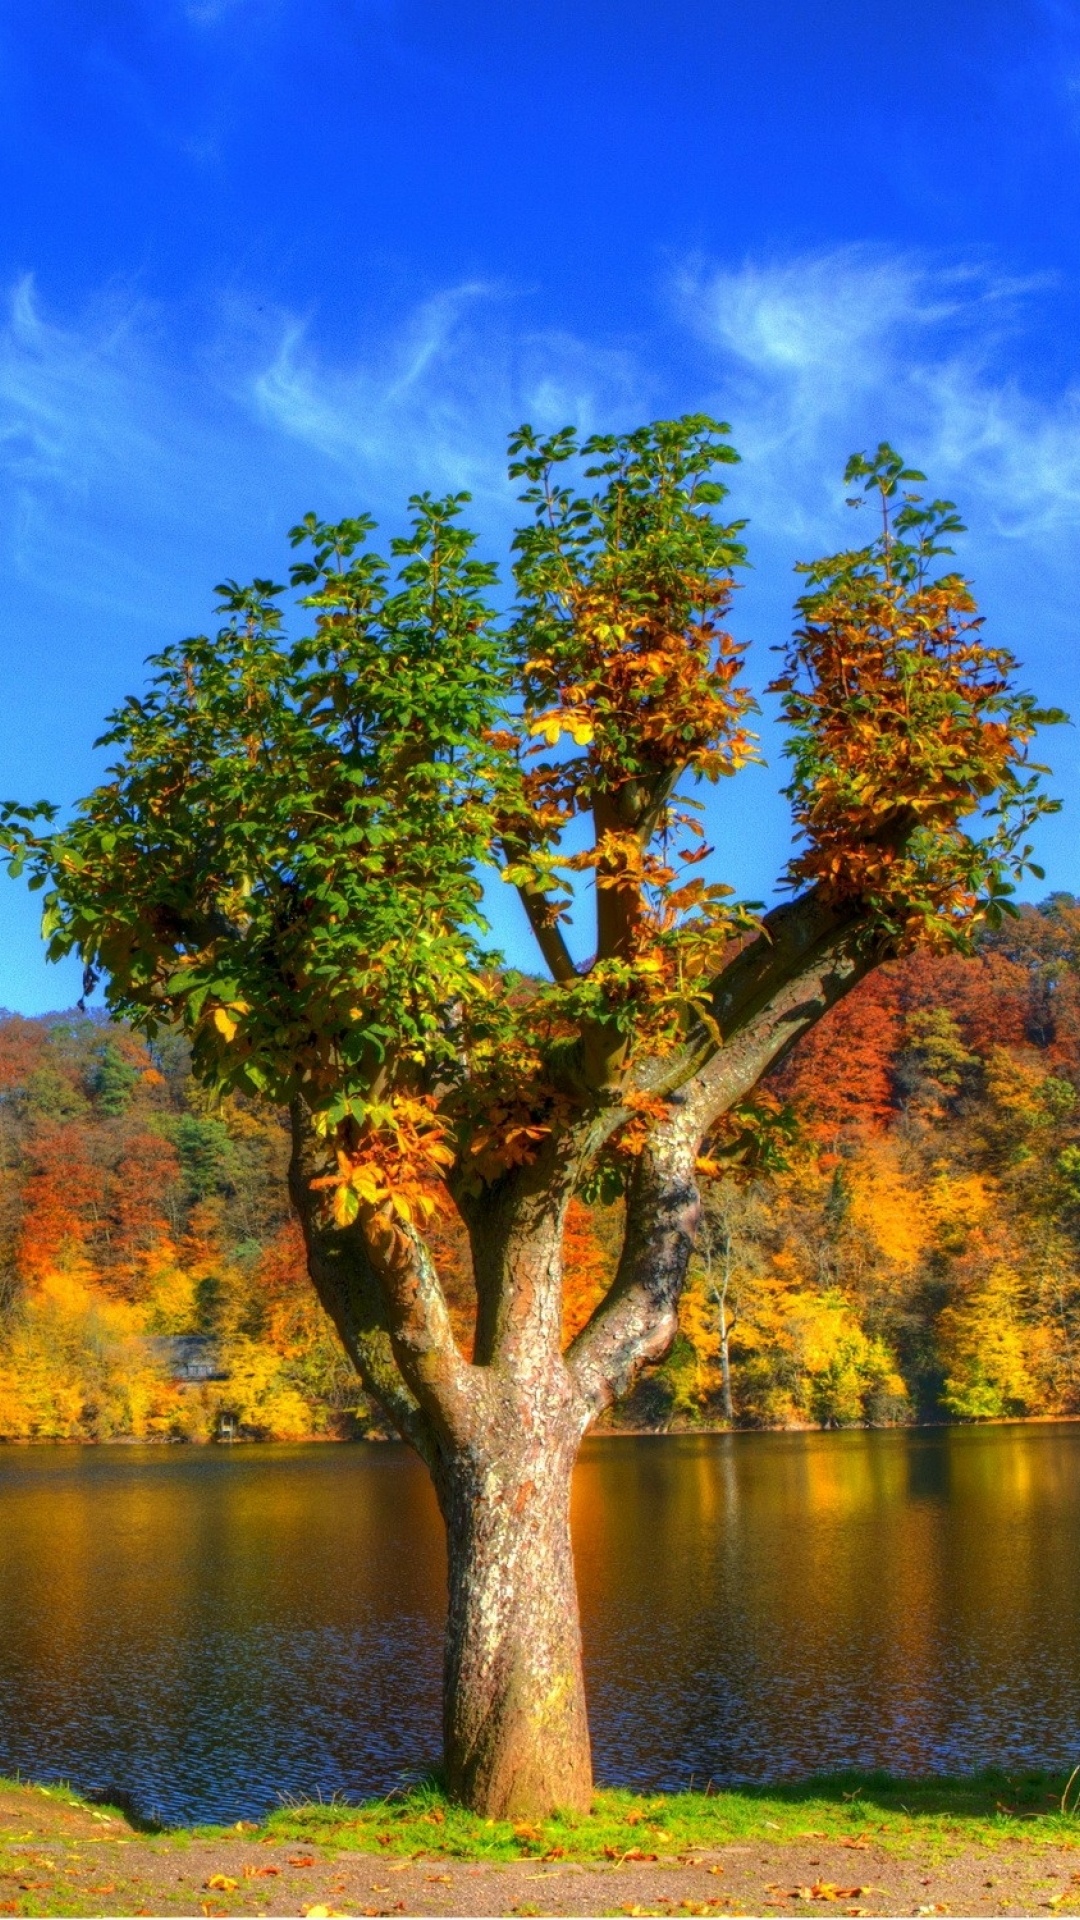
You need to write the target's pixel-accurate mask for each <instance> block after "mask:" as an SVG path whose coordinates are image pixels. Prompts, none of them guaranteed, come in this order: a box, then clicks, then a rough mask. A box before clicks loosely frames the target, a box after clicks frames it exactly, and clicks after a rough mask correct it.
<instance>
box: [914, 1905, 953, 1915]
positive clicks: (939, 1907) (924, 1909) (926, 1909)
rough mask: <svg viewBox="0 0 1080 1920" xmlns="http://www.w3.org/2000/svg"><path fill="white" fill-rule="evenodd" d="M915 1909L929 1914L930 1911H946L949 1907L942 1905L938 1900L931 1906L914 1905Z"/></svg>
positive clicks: (917, 1911)
mask: <svg viewBox="0 0 1080 1920" xmlns="http://www.w3.org/2000/svg"><path fill="white" fill-rule="evenodd" d="M915 1911H916V1913H918V1914H931V1913H948V1911H949V1909H948V1907H944V1906H942V1905H941V1904H940V1902H935V1903H934V1904H933V1905H931V1906H927V1907H916V1909H915Z"/></svg>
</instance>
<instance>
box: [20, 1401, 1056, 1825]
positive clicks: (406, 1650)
mask: <svg viewBox="0 0 1080 1920" xmlns="http://www.w3.org/2000/svg"><path fill="white" fill-rule="evenodd" d="M574 1528H575V1544H576V1551H577V1560H578V1570H579V1583H580V1588H581V1596H582V1609H583V1622H584V1632H585V1641H586V1660H587V1674H588V1684H589V1690H590V1698H591V1710H592V1720H593V1728H594V1742H595V1748H596V1755H597V1762H598V1771H599V1772H600V1775H601V1777H603V1778H607V1779H612V1780H627V1781H635V1782H638V1783H639V1784H643V1785H644V1784H650V1785H656V1784H667V1785H669V1786H671V1785H678V1784H680V1783H685V1782H686V1780H687V1779H688V1778H689V1777H690V1776H691V1774H693V1775H694V1776H696V1777H697V1778H698V1779H699V1780H703V1779H705V1778H707V1777H708V1776H709V1775H710V1774H711V1775H712V1776H713V1777H714V1778H718V1779H719V1778H723V1777H730V1776H740V1775H741V1776H751V1777H759V1778H761V1777H775V1776H777V1775H780V1774H785V1773H787V1774H791V1773H805V1772H808V1771H811V1770H814V1769H820V1768H823V1767H837V1766H844V1765H860V1766H866V1765H873V1764H879V1765H887V1766H890V1767H892V1768H894V1769H897V1770H908V1771H919V1770H926V1769H929V1768H943V1767H948V1768H951V1769H952V1770H964V1769H969V1768H972V1767H975V1766H979V1765H985V1764H988V1763H991V1762H997V1763H1006V1762H1008V1763H1015V1762H1019V1761H1030V1762H1043V1763H1046V1764H1054V1765H1063V1764H1065V1763H1066V1762H1067V1763H1068V1764H1069V1765H1070V1766H1071V1765H1072V1764H1073V1762H1074V1760H1075V1758H1076V1757H1080V1632H1078V1631H1077V1629H1078V1627H1080V1600H1078V1582H1077V1568H1078V1566H1080V1428H1076V1427H1071V1426H1068V1427H1066V1426H1062V1427H1053V1428H1051V1427H1040V1426H1033V1427H1021V1426H1016V1427H1000V1428H993V1429H982V1430H978V1431H974V1430H963V1431H961V1430H951V1431H950V1430H942V1431H937V1432H932V1431H925V1430H924V1431H919V1432H899V1433H880V1434H866V1433H849V1434H775V1435H715V1436H693V1437H677V1438H676V1437H665V1438H660V1439H624V1438H615V1437H610V1438H600V1439H597V1440H593V1441H590V1442H588V1443H587V1445H586V1448H585V1450H584V1453H583V1456H582V1461H581V1464H580V1467H579V1470H578V1473H577V1477H576V1481H575V1491H574ZM444 1604H445V1556H444V1552H443V1547H442V1540H441V1532H440V1526H439V1521H438V1516H437V1513H436V1509H435V1503H434V1499H433V1497H432V1494H431V1490H430V1487H429V1485H428V1483H427V1481H426V1478H425V1476H424V1474H423V1472H422V1470H421V1469H420V1468H419V1466H418V1465H417V1463H415V1462H414V1461H413V1460H412V1459H411V1457H410V1456H409V1455H408V1454H407V1453H406V1452H405V1450H404V1449H403V1448H400V1447H396V1446H388V1447H382V1448H379V1447H372V1446H368V1447H353V1448H333V1447H321V1448H320V1447H295V1448H275V1449H262V1450H256V1449H244V1448H237V1449H235V1450H233V1451H231V1452H230V1451H229V1450H227V1449H224V1448H215V1449H210V1450H195V1449H184V1450H180V1449H175V1450H173V1449H168V1450H166V1449H149V1448H120V1447H116V1448H109V1449H106V1448H101V1449H97V1450H87V1451H80V1450H76V1449H62V1448H48V1449H45V1448H42V1449H28V1450H22V1449H4V1450H2V1451H0V1770H3V1769H5V1768H6V1769H9V1770H10V1769H12V1768H14V1767H21V1768H22V1769H23V1771H25V1772H27V1773H30V1774H37V1775H39V1776H40V1775H47V1774H52V1775H57V1774H60V1775H67V1776H69V1777H71V1778H73V1779H75V1780H76V1781H77V1782H78V1783H80V1784H82V1785H84V1786H87V1787H93V1786H101V1785H107V1784H110V1783H112V1784H121V1785H128V1786H129V1787H130V1786H131V1785H132V1783H135V1785H136V1790H137V1791H138V1793H139V1794H141V1797H142V1800H143V1803H144V1804H146V1805H148V1806H150V1805H156V1806H157V1807H158V1808H160V1809H161V1810H162V1811H164V1812H167V1813H170V1814H171V1815H172V1816H173V1817H176V1818H190V1817H195V1816H198V1817H219V1818H224V1819H236V1818H239V1817H241V1816H242V1815H246V1814H249V1813H251V1812H253V1811H255V1810H257V1809H258V1808H260V1807H264V1806H266V1805H268V1804H272V1803H273V1801H274V1799H275V1797H276V1795H277V1794H278V1793H280V1792H285V1791H287V1792H293V1793H317V1792H320V1791H321V1792H323V1793H324V1794H328V1793H331V1792H334V1791H344V1792H346V1793H371V1792H380V1791H381V1792H385V1791H387V1790H389V1788H390V1787H392V1786H393V1785H394V1784H396V1782H397V1781H398V1780H399V1779H400V1778H401V1777H402V1774H403V1773H405V1774H409V1773H412V1774H415V1773H417V1772H419V1771H422V1770H423V1769H424V1768H426V1767H428V1766H430V1765H431V1764H433V1762H434V1761H435V1760H436V1759H437V1754H438V1737H439V1718H440V1707H439V1669H440V1661H441V1632H442V1619H443V1608H444Z"/></svg>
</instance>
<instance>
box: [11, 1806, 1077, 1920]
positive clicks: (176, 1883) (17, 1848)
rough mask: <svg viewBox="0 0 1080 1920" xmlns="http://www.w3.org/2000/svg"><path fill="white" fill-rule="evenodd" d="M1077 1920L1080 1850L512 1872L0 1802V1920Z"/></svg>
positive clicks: (752, 1849)
mask: <svg viewBox="0 0 1080 1920" xmlns="http://www.w3.org/2000/svg"><path fill="white" fill-rule="evenodd" d="M799 1912H802V1913H815V1912H816V1913H818V1914H825V1913H829V1912H832V1913H835V1914H850V1915H863V1914H911V1915H926V1914H949V1915H953V1916H957V1915H964V1914H971V1915H975V1914H1028V1915H1042V1914H1046V1913H1051V1914H1054V1913H1060V1914H1080V1847H1078V1848H1077V1849H1075V1850H1074V1849H1067V1848H1063V1847H1052V1848H1051V1847H1043V1846H1027V1845H1024V1844H1023V1843H1013V1844H1010V1845H1006V1846H1003V1847H1001V1848H998V1849H996V1850H993V1851H990V1850H987V1851H982V1850H975V1849H966V1850H964V1851H959V1852H956V1853H954V1854H948V1855H943V1851H942V1849H941V1847H940V1845H938V1846H936V1847H935V1848H934V1849H933V1850H931V1849H929V1848H924V1847H919V1846H918V1845H916V1846H914V1847H913V1848H912V1849H911V1850H910V1851H908V1852H906V1853H905V1854H903V1855H899V1854H897V1853H895V1852H891V1851H886V1850H885V1849H883V1848H881V1847H878V1846H876V1845H874V1844H873V1843H872V1842H862V1841H855V1842H847V1843H844V1842H837V1841H835V1840H821V1841H813V1842H806V1841H803V1842H797V1843H795V1842H783V1841H781V1842H772V1843H765V1844H762V1843H761V1842H755V1843H753V1844H748V1845H728V1846H725V1847H723V1848H719V1849H716V1850H714V1851H711V1852H707V1853H706V1852H702V1853H697V1854H694V1855H692V1856H691V1855H683V1856H682V1857H680V1858H679V1859H677V1860H660V1861H641V1860H638V1861H635V1860H632V1859H624V1860H621V1861H604V1862H586V1863H581V1862H575V1861H568V1860H551V1861H541V1860H537V1859H532V1860H521V1861H515V1862H512V1863H509V1864H505V1865H503V1864H499V1865H494V1864H490V1863H485V1864H483V1865H475V1866H474V1865H471V1864H470V1863H468V1862H467V1861H458V1860H447V1859H445V1858H423V1857H420V1858H411V1859H407V1860H405V1859H392V1858H388V1857H387V1856H385V1855H383V1856H380V1855H371V1854H358V1853H352V1852H337V1851H335V1850H332V1849H330V1848H299V1847H297V1846H290V1845H286V1844H280V1843H276V1842H270V1841H267V1840H266V1839H265V1838H262V1837H260V1836H259V1835H258V1834H257V1830H255V1829H250V1830H245V1829H240V1830H239V1831H235V1832H234V1831H230V1832H229V1833H228V1835H226V1836H214V1837H207V1838H205V1839H204V1838H201V1837H199V1836H197V1835H194V1836H187V1835H182V1834H180V1835H176V1834H146V1833H140V1832H137V1831H136V1830H134V1829H133V1828H132V1827H131V1826H129V1825H128V1823H127V1822H126V1821H125V1820H123V1819H120V1818H117V1816H116V1815H115V1814H106V1813H104V1812H99V1811H97V1810H96V1809H92V1808H87V1807H84V1806H72V1805H70V1804H68V1803H67V1802H66V1801H65V1800H64V1799H62V1798H61V1797H59V1796H56V1797H53V1796H52V1795H50V1794H49V1793H47V1792H42V1790H41V1789H40V1788H36V1789H25V1788H20V1789H17V1790H16V1791H15V1793H13V1794H7V1793H4V1792H0V1915H3V1914H20V1915H23V1914H25V1915H34V1914H85V1915H91V1914H94V1915H96V1914H113V1915H137V1914H154V1915H157V1914H161V1915H165V1914H193V1915H194V1914H197V1915H217V1916H225V1915H233V1914H236V1915H260V1914H268V1915H269V1914H296V1915H303V1914H305V1913H306V1914H309V1915H310V1916H311V1920H319V1917H320V1915H326V1914H328V1913H329V1914H335V1915H355V1916H359V1915H367V1914H387V1915H395V1916H396V1915H398V1914H404V1915H409V1914H416V1915H421V1914H471V1915H489V1914H490V1915H498V1914H521V1915H527V1914H595V1915H606V1914H615V1915H618V1914H654V1913H655V1914H672V1915H681V1914H710V1915H719V1916H722V1915H725V1914H741V1915H747V1914H761V1915H764V1914H783V1913H786V1914H792V1913H799Z"/></svg>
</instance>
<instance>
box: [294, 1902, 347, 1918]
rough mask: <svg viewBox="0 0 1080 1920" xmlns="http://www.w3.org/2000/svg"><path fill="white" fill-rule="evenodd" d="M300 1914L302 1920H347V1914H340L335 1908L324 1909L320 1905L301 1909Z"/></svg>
mask: <svg viewBox="0 0 1080 1920" xmlns="http://www.w3.org/2000/svg"><path fill="white" fill-rule="evenodd" d="M300 1912H301V1913H302V1914H303V1916H304V1920H349V1916H348V1914H347V1913H341V1912H340V1911H339V1910H338V1908H337V1907H324V1906H322V1905H321V1904H319V1905H317V1906H314V1907H301V1909H300Z"/></svg>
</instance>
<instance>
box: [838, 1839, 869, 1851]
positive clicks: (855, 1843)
mask: <svg viewBox="0 0 1080 1920" xmlns="http://www.w3.org/2000/svg"><path fill="white" fill-rule="evenodd" d="M840 1845H841V1846H842V1847H858V1848H859V1850H860V1852H861V1853H869V1851H870V1842H869V1840H841V1842H840Z"/></svg>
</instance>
